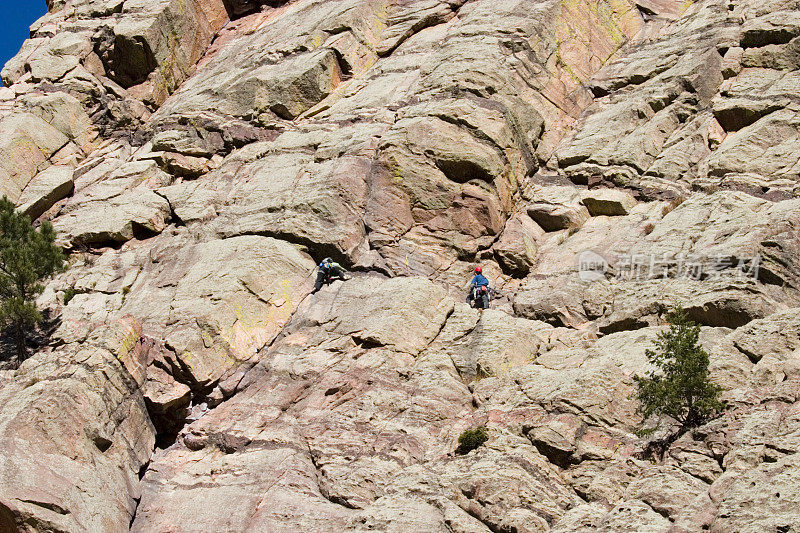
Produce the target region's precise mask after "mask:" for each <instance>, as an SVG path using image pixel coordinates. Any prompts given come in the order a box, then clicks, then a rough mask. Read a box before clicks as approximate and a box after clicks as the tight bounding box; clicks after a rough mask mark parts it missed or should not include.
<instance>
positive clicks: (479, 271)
mask: <svg viewBox="0 0 800 533" xmlns="http://www.w3.org/2000/svg"><path fill="white" fill-rule="evenodd" d="M475 273H476V274H482V273H483V269H482V268H481V267H475Z"/></svg>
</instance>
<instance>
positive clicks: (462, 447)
mask: <svg viewBox="0 0 800 533" xmlns="http://www.w3.org/2000/svg"><path fill="white" fill-rule="evenodd" d="M487 440H489V432H488V431H486V427H484V426H481V427H478V428H475V429H467V430H465V431H464V432H463V433H462V434H461V435H460V436H459V437H458V448H456V453H457V454H460V455H464V454H467V453H469V452H471V451H472V450H474V449H475V448H477V447H478V446H481V445H483V444H484V443H485V442H486V441H487Z"/></svg>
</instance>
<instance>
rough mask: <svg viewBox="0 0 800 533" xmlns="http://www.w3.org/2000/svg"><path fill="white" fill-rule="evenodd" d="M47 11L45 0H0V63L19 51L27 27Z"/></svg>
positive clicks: (26, 33)
mask: <svg viewBox="0 0 800 533" xmlns="http://www.w3.org/2000/svg"><path fill="white" fill-rule="evenodd" d="M46 12H47V4H46V3H45V0H0V17H2V20H3V24H2V25H0V27H2V31H0V65H5V64H6V61H8V60H9V59H11V58H12V57H14V56H15V55H16V54H17V52H19V48H20V46H22V42H23V41H24V40H25V39H27V38H28V27H29V26H30V25H31V23H33V21H34V20H36V19H38V18H39V17H41V16H42V15H44V14H45V13H46Z"/></svg>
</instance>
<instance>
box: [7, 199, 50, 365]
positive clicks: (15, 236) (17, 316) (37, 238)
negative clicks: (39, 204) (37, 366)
mask: <svg viewBox="0 0 800 533" xmlns="http://www.w3.org/2000/svg"><path fill="white" fill-rule="evenodd" d="M55 238H56V233H55V231H54V230H53V226H52V224H50V223H49V222H43V223H42V225H41V228H40V229H39V231H37V230H36V229H35V228H34V227H33V225H32V224H31V219H30V218H29V217H27V216H25V215H21V214H19V213H17V211H16V209H15V207H14V203H13V202H11V201H10V200H9V199H8V198H6V197H5V196H3V198H2V199H0V325H2V326H3V327H4V328H6V329H9V330H11V331H12V332H13V333H14V335H15V337H16V343H17V358H18V359H19V360H20V361H21V360H22V359H24V358H25V329H26V328H29V327H32V326H35V325H36V324H38V323H39V322H40V321H41V320H42V314H41V313H40V312H39V310H38V309H37V308H36V304H35V300H36V297H37V296H38V295H39V294H41V292H42V290H43V288H44V287H43V286H42V284H41V281H42V280H43V279H44V278H46V277H48V276H51V275H53V274H55V273H56V272H59V271H61V270H63V268H64V255H63V253H62V252H61V248H59V247H57V246H55V245H54V244H53V243H54V242H55Z"/></svg>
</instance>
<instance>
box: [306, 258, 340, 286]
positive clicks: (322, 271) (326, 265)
mask: <svg viewBox="0 0 800 533" xmlns="http://www.w3.org/2000/svg"><path fill="white" fill-rule="evenodd" d="M317 268H319V270H318V271H317V282H316V283H314V290H313V291H312V294H313V293H315V292H317V291H318V290H320V289H321V288H322V286H323V285H328V284H329V283H331V282H333V280H335V279H341V280H345V279H347V278H346V277H345V272H347V270H345V268H344V267H343V266H342V265H340V264H339V263H336V262H335V261H334V260H333V259H331V258H330V257H326V258H325V259H323V260H322V263H320V264H319V266H318V267H317Z"/></svg>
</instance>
